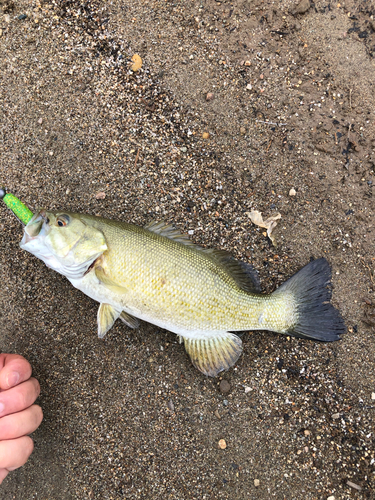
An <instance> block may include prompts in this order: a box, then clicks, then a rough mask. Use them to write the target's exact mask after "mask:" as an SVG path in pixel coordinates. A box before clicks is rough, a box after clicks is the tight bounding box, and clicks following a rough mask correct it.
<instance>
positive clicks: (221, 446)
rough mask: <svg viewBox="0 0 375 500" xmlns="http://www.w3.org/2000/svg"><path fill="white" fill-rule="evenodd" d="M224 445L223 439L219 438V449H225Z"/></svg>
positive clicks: (225, 444)
mask: <svg viewBox="0 0 375 500" xmlns="http://www.w3.org/2000/svg"><path fill="white" fill-rule="evenodd" d="M226 447H227V443H226V442H225V439H220V441H219V448H220V449H221V450H225V448H226Z"/></svg>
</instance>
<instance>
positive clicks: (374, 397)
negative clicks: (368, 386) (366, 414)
mask: <svg viewBox="0 0 375 500" xmlns="http://www.w3.org/2000/svg"><path fill="white" fill-rule="evenodd" d="M371 399H372V400H373V401H375V392H373V393H372V394H371Z"/></svg>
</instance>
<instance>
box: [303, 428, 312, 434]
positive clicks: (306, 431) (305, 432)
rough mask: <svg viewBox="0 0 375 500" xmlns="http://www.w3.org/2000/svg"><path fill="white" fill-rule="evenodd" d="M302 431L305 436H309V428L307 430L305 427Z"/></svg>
mask: <svg viewBox="0 0 375 500" xmlns="http://www.w3.org/2000/svg"><path fill="white" fill-rule="evenodd" d="M303 433H304V435H305V436H310V434H311V432H310V431H309V430H307V429H305V430H304V431H303Z"/></svg>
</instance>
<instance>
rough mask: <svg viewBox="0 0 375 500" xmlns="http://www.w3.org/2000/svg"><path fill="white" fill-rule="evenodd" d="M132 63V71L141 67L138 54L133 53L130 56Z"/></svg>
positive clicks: (140, 59)
mask: <svg viewBox="0 0 375 500" xmlns="http://www.w3.org/2000/svg"><path fill="white" fill-rule="evenodd" d="M132 61H133V64H132V65H131V68H130V69H131V70H132V71H134V73H135V72H136V71H138V70H140V69H141V68H142V58H141V56H139V55H138V54H134V56H133V57H132Z"/></svg>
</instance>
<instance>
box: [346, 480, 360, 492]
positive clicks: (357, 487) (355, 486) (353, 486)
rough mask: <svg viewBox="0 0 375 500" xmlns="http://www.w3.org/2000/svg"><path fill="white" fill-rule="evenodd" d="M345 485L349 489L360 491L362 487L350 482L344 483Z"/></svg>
mask: <svg viewBox="0 0 375 500" xmlns="http://www.w3.org/2000/svg"><path fill="white" fill-rule="evenodd" d="M346 484H347V485H348V486H350V487H351V488H354V489H355V490H358V491H361V489H362V486H359V485H358V484H355V483H352V482H351V481H346Z"/></svg>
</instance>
